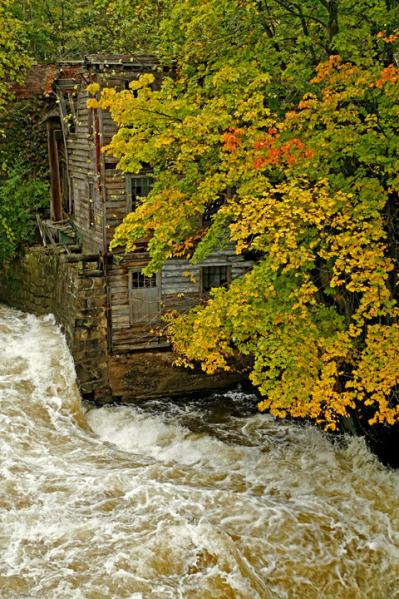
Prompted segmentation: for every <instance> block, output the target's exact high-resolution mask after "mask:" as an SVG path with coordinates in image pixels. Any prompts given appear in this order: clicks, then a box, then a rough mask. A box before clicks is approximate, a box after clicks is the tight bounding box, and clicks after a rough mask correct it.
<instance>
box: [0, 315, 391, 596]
mask: <svg viewBox="0 0 399 599" xmlns="http://www.w3.org/2000/svg"><path fill="white" fill-rule="evenodd" d="M223 398H224V399H223V401H222V400H221V398H220V397H219V399H217V398H214V399H213V400H209V399H208V400H204V401H203V402H201V401H199V402H198V401H197V402H173V403H172V402H167V401H164V402H149V403H146V404H145V405H142V406H141V407H134V406H133V407H107V408H101V409H86V408H85V407H84V406H82V405H81V402H80V398H79V394H78V391H77V388H76V385H75V373H74V367H73V362H72V359H71V356H70V354H69V352H68V349H67V347H66V344H65V341H64V338H63V337H62V335H61V333H60V332H59V330H58V328H57V327H56V326H55V324H54V321H53V320H52V318H51V317H46V318H39V319H38V318H35V317H34V316H31V315H24V314H21V313H19V312H16V311H13V310H10V309H9V308H6V307H1V306H0V399H1V408H0V429H1V434H0V443H1V453H0V460H1V462H0V464H1V478H0V552H1V560H0V597H1V599H11V598H13V599H14V598H15V599H25V598H26V599H36V598H37V599H47V598H48V599H56V598H65V599H83V598H84V599H107V598H110V599H111V598H112V599H119V598H129V599H147V598H148V599H150V598H151V599H164V598H165V599H169V598H170V599H178V598H187V599H218V598H226V599H227V598H240V599H241V598H243V599H256V598H261V599H263V598H265V599H267V598H276V599H277V598H288V599H291V598H293V599H301V598H307V599H312V598H314V599H316V598H317V599H323V598H325V599H340V598H345V599H357V598H358V599H394V598H395V597H399V501H398V496H399V472H391V471H389V470H387V469H386V468H384V467H383V466H382V465H380V464H379V463H378V462H377V461H376V459H375V458H374V457H373V456H372V455H371V454H370V453H369V452H368V450H367V448H366V447H365V444H364V443H363V441H362V440H359V439H347V440H346V442H344V443H341V444H339V445H338V444H336V445H332V444H331V443H330V441H329V440H328V438H327V437H326V436H323V435H322V434H321V433H320V432H318V431H316V430H314V429H312V428H309V427H303V426H298V425H292V424H287V423H281V422H276V421H275V420H273V419H272V418H269V417H267V416H262V415H258V414H254V413H253V411H252V409H251V406H252V402H251V398H248V397H245V396H243V395H242V394H241V393H239V392H236V393H227V394H225V395H224V396H223ZM224 405H226V406H228V407H229V410H227V409H225V408H224ZM230 408H231V409H230Z"/></svg>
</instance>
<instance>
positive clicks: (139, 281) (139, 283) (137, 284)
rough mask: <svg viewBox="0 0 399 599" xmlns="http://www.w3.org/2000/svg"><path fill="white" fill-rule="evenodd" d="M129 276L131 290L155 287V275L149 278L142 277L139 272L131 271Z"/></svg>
mask: <svg viewBox="0 0 399 599" xmlns="http://www.w3.org/2000/svg"><path fill="white" fill-rule="evenodd" d="M131 274H132V279H131V281H132V289H145V288H147V289H148V288H149V287H156V286H157V277H156V275H155V274H154V275H151V276H150V277H147V276H146V275H143V273H141V272H140V271H133V272H132V273H131Z"/></svg>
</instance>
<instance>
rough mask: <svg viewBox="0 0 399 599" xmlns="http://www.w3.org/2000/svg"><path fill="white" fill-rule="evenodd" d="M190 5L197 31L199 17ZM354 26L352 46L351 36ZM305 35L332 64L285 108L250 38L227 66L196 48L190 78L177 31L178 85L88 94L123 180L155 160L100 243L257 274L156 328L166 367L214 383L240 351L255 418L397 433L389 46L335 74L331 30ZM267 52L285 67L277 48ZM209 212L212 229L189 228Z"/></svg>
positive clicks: (276, 79)
mask: <svg viewBox="0 0 399 599" xmlns="http://www.w3.org/2000/svg"><path fill="white" fill-rule="evenodd" d="M236 4H237V6H236ZM241 4H242V3H241ZM241 4H240V3H230V4H229V5H228V8H227V5H225V4H224V3H219V5H218V8H216V7H215V4H214V3H209V4H208V6H207V9H208V10H209V11H211V10H215V11H220V10H222V9H221V6H223V7H225V10H226V13H225V15H224V16H225V18H226V19H228V17H229V15H230V12H229V11H231V10H233V9H234V6H235V7H236V9H235V10H236V11H237V14H240V15H241V17H242V18H243V19H244V16H243V15H242V11H241V8H242V7H241ZM194 5H195V7H194ZM259 5H260V3H248V7H247V8H246V11H247V13H248V14H249V13H250V11H251V10H253V11H255V12H254V14H258V17H259V18H261V16H262V15H261V13H259V12H258V13H256V11H257V10H259ZM178 6H180V10H182V8H181V5H178ZM191 6H192V11H193V19H194V20H195V16H196V15H197V16H198V15H199V14H200V13H201V10H202V9H201V6H200V5H198V4H196V3H192V5H191ZM293 6H294V4H293ZM295 6H296V5H295ZM185 7H186V9H187V10H188V8H187V7H188V4H187V3H186V5H185ZM232 7H233V8H232ZM257 7H258V8H257ZM176 10H178V9H176ZM240 11H241V12H240ZM247 13H246V14H247ZM179 14H180V17H181V18H183V17H182V14H181V13H179ZM210 14H211V13H210ZM376 14H377V13H376ZM378 14H380V13H378ZM183 16H184V15H183ZM263 16H264V15H263ZM241 17H240V18H241ZM203 18H205V17H203ZM206 18H210V17H208V13H207V16H206ZM348 19H349V18H348ZM353 19H354V17H353ZM353 19H352V21H350V20H348V23H349V24H347V27H348V30H347V38H346V39H347V44H348V48H351V39H352V38H351V37H350V36H354V35H357V34H355V33H354V32H355V29H350V28H351V27H352V28H353V26H354V21H353ZM359 19H360V17H359ZM216 20H217V18H216ZM254 22H257V21H254ZM310 23H311V25H310V27H311V29H310V30H309V31H310V33H309V36H310V37H311V33H312V32H313V33H312V35H314V36H316V35H319V39H320V40H321V39H322V36H323V35H324V34H326V36H327V38H326V40H327V41H324V42H323V43H324V46H323V47H324V48H325V49H328V52H327V56H325V55H324V59H321V58H323V57H320V61H319V63H318V64H317V63H315V64H313V66H312V68H311V69H310V67H311V62H312V60H313V59H314V58H315V57H317V52H316V50H317V48H318V46H317V45H315V46H314V48H313V50H314V55H312V53H310V55H309V61H310V62H309V63H307V64H308V67H309V68H308V67H307V69H308V70H307V71H306V69H305V70H304V71H303V72H302V73H301V76H302V82H301V84H299V76H298V84H297V89H300V88H301V86H302V94H301V95H300V96H299V97H297V98H296V99H295V101H292V100H291V101H290V100H289V98H288V96H289V94H288V91H287V90H284V89H283V87H284V86H283V79H284V76H285V77H288V76H290V77H291V81H294V75H293V74H292V71H290V69H289V67H287V66H286V65H283V64H282V63H281V65H280V70H278V68H277V67H276V64H277V63H276V62H275V63H273V64H272V65H269V64H268V63H267V62H264V63H262V58H260V56H263V54H262V55H260V54H259V45H258V46H256V44H258V42H259V40H255V41H254V39H252V40H251V39H249V38H248V40H247V46H245V48H246V49H245V50H243V51H242V52H241V53H239V54H234V53H232V54H231V55H228V56H227V58H226V56H223V57H222V56H221V55H217V54H212V52H214V48H212V51H211V49H210V47H208V46H207V45H206V42H203V44H204V45H203V46H201V48H200V47H197V48H196V49H197V52H198V55H197V62H196V68H194V67H191V69H190V57H188V56H187V55H186V54H184V52H183V50H184V51H187V52H188V51H189V49H190V51H191V50H193V48H192V46H189V45H187V44H188V40H189V39H191V40H193V39H194V38H193V37H191V38H190V35H192V32H191V30H190V29H189V26H188V24H187V21H184V19H183V20H182V21H181V22H180V24H179V27H180V32H181V35H182V36H183V37H184V36H186V37H185V40H186V42H184V41H183V42H181V44H182V46H181V48H180V54H178V57H179V60H180V62H179V61H178V65H179V69H178V72H177V74H174V76H173V77H172V76H167V77H165V78H164V79H163V83H162V85H161V86H158V89H154V85H153V83H154V78H153V75H150V74H145V75H143V76H142V77H141V78H140V79H139V80H138V81H137V82H135V83H134V93H132V90H125V91H121V92H116V91H115V90H112V89H105V90H103V91H102V93H101V95H99V94H98V90H93V93H95V94H97V95H96V98H93V99H92V100H91V103H92V105H96V106H97V105H99V106H101V107H102V108H105V109H108V110H110V111H111V113H112V116H113V118H114V120H115V121H116V122H117V123H118V125H119V131H118V133H117V134H116V136H115V137H114V139H113V141H112V143H111V145H110V146H109V147H108V148H106V149H105V151H108V152H111V153H112V154H114V155H115V156H116V157H117V158H118V159H119V166H120V167H121V168H122V169H124V170H126V171H129V172H135V173H138V172H140V169H141V168H142V165H143V164H150V165H151V166H152V168H153V170H154V174H155V176H156V181H157V182H156V184H155V186H154V188H153V190H152V192H151V193H150V195H149V196H148V197H147V198H145V199H143V201H142V203H141V204H140V205H139V206H138V207H137V209H136V211H135V213H132V214H130V215H129V216H128V217H127V218H126V219H125V221H124V223H123V224H122V225H121V226H120V227H119V228H118V229H117V232H116V235H115V239H114V242H113V246H117V245H123V246H125V247H126V249H127V250H128V251H129V250H132V249H134V247H135V245H134V244H135V241H136V240H138V239H140V238H143V237H147V238H148V237H151V241H150V243H149V252H150V255H151V262H150V264H149V266H148V267H147V271H148V272H151V271H154V270H157V269H158V268H160V267H161V266H162V264H163V263H164V261H165V260H167V259H168V258H171V257H173V256H174V255H176V251H177V252H178V251H183V252H184V251H185V250H187V251H189V254H190V255H192V260H193V261H194V262H195V261H199V260H201V259H202V258H204V257H205V256H207V255H208V254H209V253H210V252H211V251H212V250H214V249H217V248H220V247H223V246H224V245H226V244H229V243H233V244H234V245H235V247H236V251H237V253H239V254H240V253H242V254H245V255H247V256H253V257H254V259H255V265H254V267H253V269H252V270H250V271H249V272H248V273H247V274H246V275H245V276H244V277H242V278H240V279H237V280H235V281H233V282H232V284H231V286H230V287H229V288H228V289H224V288H219V289H215V290H213V292H212V294H211V297H210V299H209V301H207V302H206V303H205V304H204V305H201V306H198V307H197V308H195V309H194V310H192V311H191V312H189V313H188V314H185V315H183V316H178V317H175V316H174V317H171V318H170V319H169V334H170V336H171V339H172V341H173V345H174V349H175V351H176V352H177V354H178V356H179V357H178V363H179V364H182V365H185V366H188V367H190V366H192V365H193V364H196V363H200V364H201V365H202V368H203V369H204V371H206V372H208V373H214V372H216V371H217V370H219V369H224V370H229V369H231V368H232V367H233V363H235V358H236V357H237V355H240V354H241V355H242V356H245V357H246V358H247V359H248V360H249V361H250V363H251V367H250V372H249V377H250V379H251V381H252V382H253V383H254V384H255V385H256V386H257V387H258V389H259V391H260V393H261V394H262V396H263V400H262V401H261V402H260V408H261V409H262V410H266V409H267V410H270V411H271V413H272V414H274V415H276V416H279V417H286V416H291V417H298V418H310V419H312V420H314V421H316V422H317V423H320V424H321V425H322V426H324V427H325V428H327V429H332V430H334V429H335V428H336V427H337V423H338V422H339V420H340V418H341V417H344V416H347V415H349V414H351V413H353V412H356V411H358V412H362V413H363V414H366V415H367V418H368V420H369V422H370V423H385V424H393V423H394V422H396V421H398V420H399V404H398V400H397V394H398V389H399V320H398V315H399V311H398V306H397V299H398V289H397V274H398V253H397V252H398V241H399V239H398V236H399V233H398V207H399V203H398V189H399V175H398V173H399V136H398V134H399V124H398V123H399V121H398V115H399V104H398V98H399V70H398V68H397V67H396V66H395V64H394V62H387V61H388V60H389V58H390V57H392V53H391V50H390V48H391V46H392V44H393V45H394V44H395V43H396V37H397V32H396V31H395V30H392V31H384V32H383V33H382V34H377V35H375V34H373V36H372V37H371V38H370V39H372V41H371V42H370V44H369V41H370V40H369V38H368V37H367V44H365V46H364V49H365V53H363V54H362V48H360V46H357V47H356V48H355V49H354V48H352V50H351V52H352V60H348V57H346V58H345V57H342V56H340V55H339V53H338V52H336V53H334V52H333V51H332V48H333V47H334V45H335V46H336V47H337V48H339V47H342V39H343V38H342V35H343V34H342V33H341V37H340V32H339V30H338V29H337V30H335V29H333V28H332V29H331V30H326V32H324V33H323V32H322V31H321V30H320V31H319V30H318V29H317V28H316V26H315V24H314V22H313V21H311V22H310ZM359 23H360V20H359ZM341 24H342V23H341ZM175 25H176V22H175ZM176 26H177V25H176ZM363 26H364V24H362V27H363ZM184 27H186V29H184ZM319 27H320V26H319ZM359 27H360V25H359ZM375 27H378V25H376V26H375ZM377 30H378V29H377ZM323 31H324V30H323ZM359 31H360V32H362V31H363V30H362V29H361V30H359ZM359 31H358V30H356V32H357V33H359ZM351 32H352V33H351ZM213 33H214V32H213V31H212V30H209V36H212V34H213ZM363 33H364V32H363ZM254 35H255V34H254ZM359 35H360V34H359ZM368 35H371V34H370V31H368ZM196 39H197V41H198V38H196ZM200 39H205V38H201V35H200ZM268 39H271V40H273V39H274V43H275V46H274V50H275V51H276V52H277V55H278V58H279V60H280V59H281V60H283V58H284V54H283V52H282V50H281V48H279V46H278V44H279V37H278V34H277V33H276V34H275V37H274V38H273V36H270V38H268ZM323 39H324V38H323ZM364 39H366V38H364ZM255 42H256V43H255ZM185 43H186V45H185ZM320 43H321V42H320ZM251 44H253V46H251ZM270 48H271V49H270V52H272V46H270ZM201 52H202V54H201ZM226 52H228V50H226ZM279 52H280V53H279ZM211 54H212V60H211V59H210V56H211ZM190 56H191V59H193V57H192V54H190ZM267 56H268V58H267V60H269V58H270V54H269V55H267ZM312 56H313V58H312ZM265 60H266V59H265ZM293 60H296V58H295V55H293ZM276 61H277V58H276ZM284 61H285V58H284ZM298 64H299V63H298ZM298 69H299V66H298ZM305 71H306V73H309V75H310V76H309V78H308V79H305V78H304V74H305ZM310 71H312V73H310ZM282 74H283V75H282ZM287 81H288V79H287ZM276 98H277V100H278V101H277V100H276ZM212 206H217V209H216V210H214V211H213V216H212V222H211V225H210V226H209V227H208V228H207V229H205V230H201V228H200V225H199V223H200V222H201V216H202V215H203V214H204V213H206V211H207V210H208V211H209V209H210V207H212ZM180 255H181V254H180Z"/></svg>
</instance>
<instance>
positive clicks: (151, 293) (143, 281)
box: [129, 269, 160, 325]
mask: <svg viewBox="0 0 399 599" xmlns="http://www.w3.org/2000/svg"><path fill="white" fill-rule="evenodd" d="M159 300H160V277H159V275H155V274H154V275H151V276H149V277H147V276H146V275H143V274H142V273H141V272H140V270H139V269H137V270H135V269H132V270H130V271H129V307H130V324H131V325H135V324H146V323H148V324H151V323H156V322H157V321H158V320H159V316H160V301H159Z"/></svg>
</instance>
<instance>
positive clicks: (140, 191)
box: [130, 177, 153, 210]
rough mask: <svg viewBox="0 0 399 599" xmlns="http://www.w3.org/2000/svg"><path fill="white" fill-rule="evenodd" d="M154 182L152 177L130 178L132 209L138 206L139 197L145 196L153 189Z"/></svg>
mask: <svg viewBox="0 0 399 599" xmlns="http://www.w3.org/2000/svg"><path fill="white" fill-rule="evenodd" d="M152 184H153V179H152V177H132V178H131V180H130V199H131V202H132V210H135V208H136V207H137V199H138V198H145V197H146V196H148V194H149V193H150V191H151V188H152Z"/></svg>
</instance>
